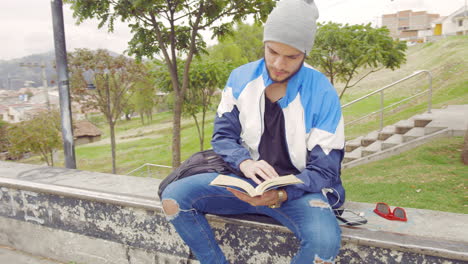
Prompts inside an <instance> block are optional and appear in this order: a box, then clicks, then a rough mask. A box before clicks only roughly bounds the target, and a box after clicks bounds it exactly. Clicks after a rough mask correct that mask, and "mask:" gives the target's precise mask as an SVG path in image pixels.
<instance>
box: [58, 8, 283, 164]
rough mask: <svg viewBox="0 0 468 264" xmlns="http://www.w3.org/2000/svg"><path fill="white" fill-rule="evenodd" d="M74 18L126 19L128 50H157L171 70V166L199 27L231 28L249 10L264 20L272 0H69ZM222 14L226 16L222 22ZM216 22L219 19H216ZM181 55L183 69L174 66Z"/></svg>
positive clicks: (218, 31)
mask: <svg viewBox="0 0 468 264" xmlns="http://www.w3.org/2000/svg"><path fill="white" fill-rule="evenodd" d="M67 2H69V3H70V4H71V5H72V9H73V14H74V16H75V17H76V18H77V21H78V22H83V21H84V20H86V19H91V18H97V19H98V20H99V21H100V23H99V27H102V26H104V25H106V24H107V26H108V30H109V31H112V30H113V27H114V21H115V20H116V19H119V20H121V21H125V22H129V23H130V24H129V27H130V28H131V31H132V33H133V38H132V40H131V41H130V42H129V49H128V52H129V54H131V55H136V56H137V58H140V59H141V58H142V57H145V56H146V57H148V58H155V56H157V55H161V56H162V58H163V60H164V62H165V64H166V65H165V66H166V67H167V70H168V72H169V73H170V77H171V82H172V89H173V91H174V93H173V94H174V104H173V111H174V115H173V137H172V165H173V166H178V165H179V164H180V121H181V114H182V104H183V99H184V96H185V91H186V90H187V87H188V85H189V71H190V64H191V63H192V59H193V56H194V55H196V54H200V53H202V52H203V51H204V50H205V47H206V43H205V41H204V40H203V39H202V36H201V31H202V30H211V32H212V33H213V36H214V37H217V36H223V35H225V34H228V33H229V32H231V31H232V22H233V21H234V22H238V21H242V20H244V19H245V18H246V16H247V15H249V14H252V15H253V16H254V19H255V20H256V21H265V19H266V17H267V15H268V14H269V12H270V11H271V9H272V8H273V6H274V4H275V1H274V0H243V1H230V0H193V1H183V0H141V1H128V0H112V1H111V0H95V1H89V0H68V1H67ZM223 19H225V20H226V21H223ZM218 22H219V23H218ZM181 58H183V60H184V65H183V71H182V72H181V73H180V75H181V76H180V78H179V71H178V65H179V64H180V63H181Z"/></svg>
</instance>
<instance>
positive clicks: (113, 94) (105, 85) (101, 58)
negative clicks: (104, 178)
mask: <svg viewBox="0 0 468 264" xmlns="http://www.w3.org/2000/svg"><path fill="white" fill-rule="evenodd" d="M68 61H69V62H68V67H69V69H70V73H71V74H72V75H71V78H70V82H71V90H72V92H71V97H72V100H74V101H76V102H78V103H79V104H80V105H81V106H82V108H83V109H84V112H86V110H90V109H97V110H99V111H100V112H101V113H102V114H103V115H104V116H105V118H106V122H107V124H108V125H109V131H110V138H111V151H112V173H116V170H117V167H116V162H115V159H116V154H115V146H116V143H115V124H116V123H117V121H118V120H119V119H120V117H121V116H122V113H123V110H124V108H125V107H126V106H127V105H128V104H129V99H130V98H131V95H132V94H133V92H134V90H133V89H132V88H133V87H134V85H135V83H137V82H138V81H140V80H141V79H142V78H143V76H144V75H145V69H144V67H143V65H142V64H139V63H136V62H135V61H134V60H132V59H130V58H127V57H125V56H122V55H120V56H117V57H114V56H111V55H110V54H109V52H108V51H106V50H97V51H90V50H87V49H77V50H76V51H75V52H73V53H71V54H70V55H69V59H68ZM87 79H89V80H87ZM88 82H91V83H93V84H94V86H95V89H94V90H89V89H87V88H88V84H89V83H88Z"/></svg>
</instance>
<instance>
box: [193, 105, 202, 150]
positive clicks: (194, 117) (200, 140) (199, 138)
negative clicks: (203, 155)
mask: <svg viewBox="0 0 468 264" xmlns="http://www.w3.org/2000/svg"><path fill="white" fill-rule="evenodd" d="M192 118H193V120H194V121H195V126H196V127H197V132H198V141H199V142H200V151H203V138H202V132H201V131H200V124H198V119H197V114H192Z"/></svg>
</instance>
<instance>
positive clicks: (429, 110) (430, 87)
mask: <svg viewBox="0 0 468 264" xmlns="http://www.w3.org/2000/svg"><path fill="white" fill-rule="evenodd" d="M426 73H427V75H428V77H429V102H428V103H427V105H428V106H427V112H428V113H429V114H430V113H431V109H432V74H431V72H430V71H426Z"/></svg>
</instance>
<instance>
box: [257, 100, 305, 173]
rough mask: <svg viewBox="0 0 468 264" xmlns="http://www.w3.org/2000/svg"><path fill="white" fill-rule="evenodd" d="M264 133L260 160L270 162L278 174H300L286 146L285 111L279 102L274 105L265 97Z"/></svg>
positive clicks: (260, 147) (259, 149)
mask: <svg viewBox="0 0 468 264" xmlns="http://www.w3.org/2000/svg"><path fill="white" fill-rule="evenodd" d="M263 119H264V124H265V125H264V127H265V129H264V131H263V135H262V138H261V139H260V145H259V147H258V151H259V154H260V158H259V159H260V160H264V161H266V162H268V163H269V164H270V165H271V166H273V168H274V169H275V170H276V172H277V173H278V174H279V175H280V176H282V175H288V174H299V173H300V172H299V171H298V170H297V169H296V167H294V165H293V164H292V162H291V158H290V157H289V152H288V146H287V144H286V136H285V128H284V115H283V110H282V109H281V107H280V106H279V105H278V103H277V102H274V103H272V102H271V101H270V99H268V97H266V96H265V114H264V117H263Z"/></svg>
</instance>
